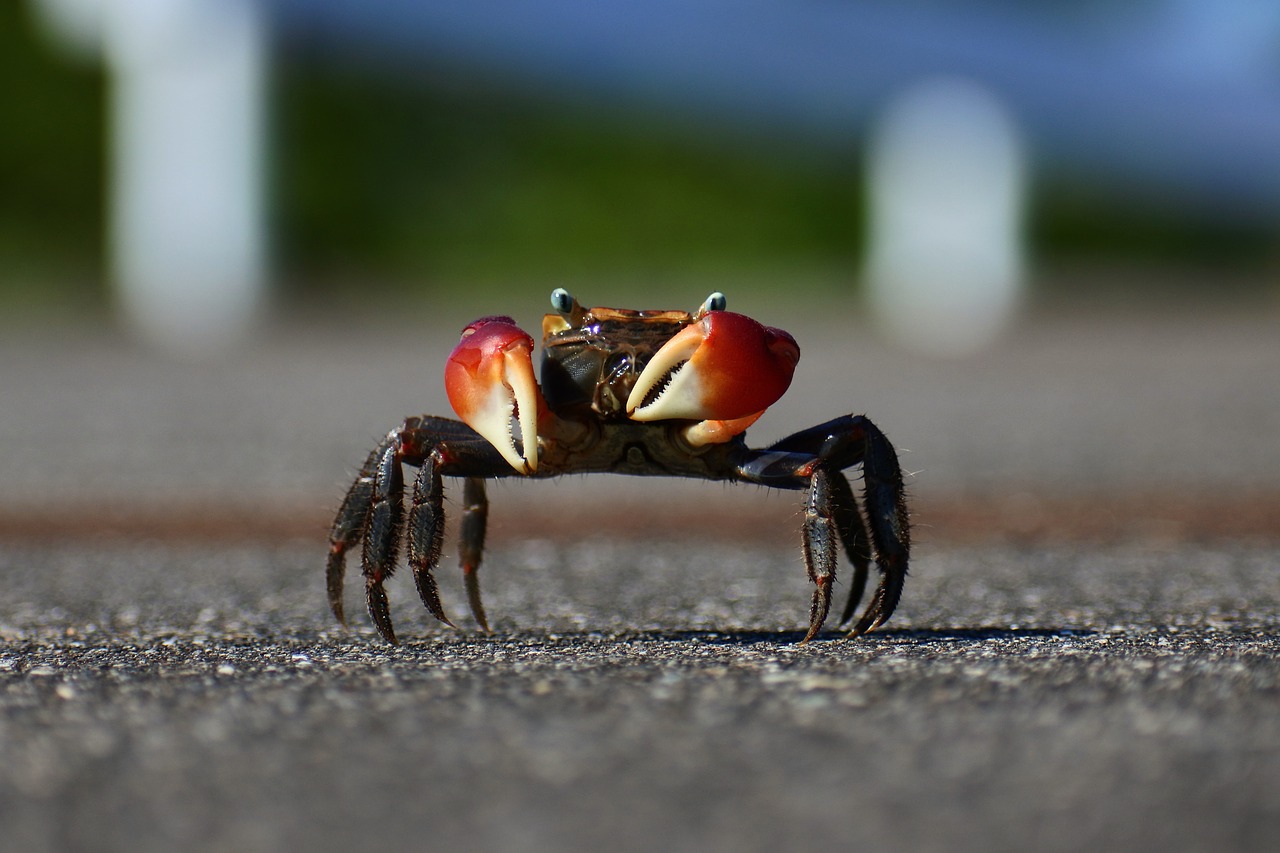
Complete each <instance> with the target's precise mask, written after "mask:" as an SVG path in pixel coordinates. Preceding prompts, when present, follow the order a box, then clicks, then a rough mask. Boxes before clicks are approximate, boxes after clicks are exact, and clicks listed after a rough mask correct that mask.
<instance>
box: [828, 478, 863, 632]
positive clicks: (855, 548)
mask: <svg viewBox="0 0 1280 853" xmlns="http://www.w3.org/2000/svg"><path fill="white" fill-rule="evenodd" d="M831 497H832V501H833V507H832V515H833V516H834V517H835V522H836V530H837V531H839V533H840V542H841V544H843V545H844V553H845V555H846V556H847V557H848V558H849V562H850V563H851V564H853V580H852V581H851V582H850V583H849V598H848V600H846V601H845V604H844V611H843V612H842V613H841V614H840V624H841V625H844V624H845V623H847V622H848V621H849V620H850V619H852V618H853V611H854V610H855V609H856V608H857V606H858V602H859V601H861V600H862V594H863V593H864V592H866V589H867V575H868V574H869V569H870V566H871V543H870V542H869V541H868V540H867V525H866V523H865V522H864V521H863V520H862V514H861V513H860V512H858V502H857V500H856V499H855V498H854V497H853V490H852V489H851V488H849V480H848V478H847V477H845V475H844V474H843V473H841V472H839V471H833V472H831Z"/></svg>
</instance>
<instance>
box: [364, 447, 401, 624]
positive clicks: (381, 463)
mask: <svg viewBox="0 0 1280 853" xmlns="http://www.w3.org/2000/svg"><path fill="white" fill-rule="evenodd" d="M403 522H404V473H403V471H402V469H401V467H400V447H399V445H398V444H396V445H393V446H392V447H388V448H387V449H386V450H385V451H383V453H382V458H381V459H379V460H378V467H377V470H376V472H375V474H374V478H373V504H372V505H371V506H370V508H369V521H368V525H367V527H366V531H365V536H364V548H363V549H362V550H361V553H360V564H361V568H362V569H363V570H364V579H365V597H366V599H367V601H368V605H369V615H370V616H372V617H373V622H374V624H375V625H377V626H378V632H379V633H380V634H382V636H383V637H384V638H385V639H386V641H387V642H388V643H391V644H393V645H394V644H395V643H396V634H395V631H394V630H393V629H392V627H391V614H390V610H389V608H388V605H387V592H386V589H385V588H384V587H383V583H384V582H385V581H386V580H387V578H389V577H391V575H392V574H393V573H394V572H395V570H396V558H397V557H398V556H399V551H400V531H401V527H402V525H403Z"/></svg>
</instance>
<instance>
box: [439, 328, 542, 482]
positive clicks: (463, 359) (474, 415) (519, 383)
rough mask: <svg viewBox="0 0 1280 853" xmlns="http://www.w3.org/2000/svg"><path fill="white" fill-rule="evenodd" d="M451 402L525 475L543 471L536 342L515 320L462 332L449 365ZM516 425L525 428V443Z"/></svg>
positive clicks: (447, 376)
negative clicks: (516, 431)
mask: <svg viewBox="0 0 1280 853" xmlns="http://www.w3.org/2000/svg"><path fill="white" fill-rule="evenodd" d="M444 383H445V390H446V391H447V392H448V394H449V402H450V403H451V404H452V405H453V410H454V411H455V412H457V413H458V417H460V418H461V419H462V420H463V421H464V422H465V423H466V424H467V426H469V427H471V428H472V429H474V430H475V431H476V432H478V433H480V435H482V436H484V437H485V438H486V439H488V441H489V443H490V444H492V445H493V446H494V447H495V448H496V449H497V451H498V452H499V453H501V454H502V458H504V459H506V460H507V461H508V462H510V463H511V467H513V468H515V469H516V471H518V472H520V473H521V474H532V473H533V472H534V471H536V470H538V430H537V423H538V411H539V405H540V404H541V402H542V398H541V394H540V393H539V391H538V383H537V381H536V380H535V379H534V375H533V338H531V337H529V335H528V334H527V333H526V332H525V331H524V330H523V329H521V328H520V327H519V326H517V325H516V324H515V321H514V320H512V319H511V318H510V317H482V318H481V319H479V320H476V321H475V322H474V323H471V324H470V325H468V326H467V327H466V328H465V329H463V330H462V340H461V341H459V342H458V346H457V347H455V348H454V350H453V353H452V354H451V355H450V356H449V361H448V363H447V364H446V365H445V371H444ZM513 422H514V424H515V425H518V426H519V428H520V435H519V443H517V441H516V439H517V436H516V435H515V433H514V429H513Z"/></svg>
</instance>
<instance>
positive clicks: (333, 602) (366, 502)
mask: <svg viewBox="0 0 1280 853" xmlns="http://www.w3.org/2000/svg"><path fill="white" fill-rule="evenodd" d="M388 446H389V441H386V440H384V441H383V442H381V443H380V444H379V445H378V446H377V447H375V448H374V449H373V451H372V452H371V453H370V454H369V458H368V459H366V460H365V462H364V465H363V466H361V468H360V473H359V474H358V475H357V476H356V480H355V482H354V483H352V484H351V488H350V489H348V490H347V495H346V497H345V498H343V499H342V506H341V507H339V509H338V515H337V517H336V518H335V519H334V521H333V527H332V529H331V530H330V532H329V560H328V564H327V565H326V566H325V586H326V588H327V590H328V593H329V609H330V610H332V611H333V615H334V618H336V619H337V620H338V622H340V623H341V624H343V625H345V624H347V619H346V613H345V608H344V607H343V605H342V586H343V576H344V575H345V574H346V561H347V551H348V550H349V549H350V548H351V546H352V545H355V544H356V543H357V542H359V541H360V538H361V537H362V536H363V535H364V531H365V527H366V522H367V521H368V519H369V508H370V506H372V505H373V479H374V474H375V473H376V471H377V468H378V462H379V461H381V459H382V454H383V453H385V452H386V450H387V447H388Z"/></svg>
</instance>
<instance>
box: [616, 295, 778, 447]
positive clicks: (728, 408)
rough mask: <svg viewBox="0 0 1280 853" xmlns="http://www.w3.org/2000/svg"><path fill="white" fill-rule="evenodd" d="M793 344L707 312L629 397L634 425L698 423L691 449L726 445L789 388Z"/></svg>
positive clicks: (653, 363) (658, 357)
mask: <svg viewBox="0 0 1280 853" xmlns="http://www.w3.org/2000/svg"><path fill="white" fill-rule="evenodd" d="M799 360H800V347H799V346H798V345H797V344H796V341H795V338H793V337H791V335H789V334H787V333H786V332H784V331H782V330H781V329H774V328H770V327H768V326H762V325H760V324H759V323H757V322H756V321H755V320H752V319H751V318H750V317H747V316H745V315H742V314H735V313H733V312H731V311H708V312H706V313H705V314H703V315H702V317H701V318H700V319H698V320H696V321H695V322H693V323H690V324H689V325H688V326H685V327H684V328H683V329H681V330H680V331H679V332H677V333H676V334H675V335H674V336H673V337H672V338H671V340H669V341H667V342H666V343H665V344H664V345H663V346H662V348H661V349H660V350H658V352H657V353H655V354H654V356H653V358H652V359H650V361H649V363H648V364H647V365H645V368H644V370H642V371H641V372H640V376H639V377H638V378H637V379H636V384H635V386H634V388H633V389H632V391H631V395H630V396H629V397H628V398H627V413H628V414H629V415H630V417H631V419H632V420H637V421H657V420H668V419H671V420H696V421H702V423H700V424H697V425H696V426H694V427H693V428H691V429H690V431H689V432H688V433H686V437H690V438H693V439H695V440H694V443H699V444H704V443H708V442H712V441H725V440H727V439H729V438H731V437H732V436H733V435H736V434H737V433H739V432H742V430H745V429H746V428H747V426H749V425H750V424H751V422H753V421H754V420H755V419H756V418H757V417H759V416H760V415H761V414H762V413H763V412H764V410H765V409H767V408H769V406H771V405H773V404H774V403H775V402H777V400H778V398H779V397H781V396H782V395H783V393H784V392H785V391H786V390H787V386H789V385H790V384H791V375H792V374H793V373H794V372H795V369H796V362H797V361H799Z"/></svg>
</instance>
